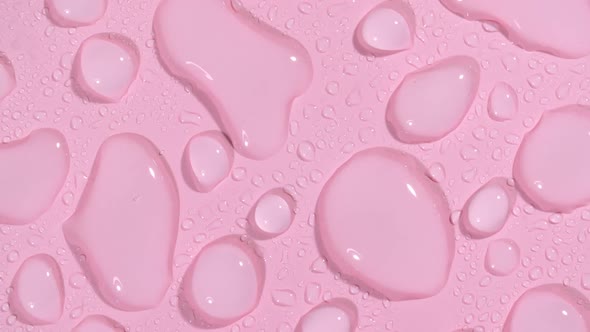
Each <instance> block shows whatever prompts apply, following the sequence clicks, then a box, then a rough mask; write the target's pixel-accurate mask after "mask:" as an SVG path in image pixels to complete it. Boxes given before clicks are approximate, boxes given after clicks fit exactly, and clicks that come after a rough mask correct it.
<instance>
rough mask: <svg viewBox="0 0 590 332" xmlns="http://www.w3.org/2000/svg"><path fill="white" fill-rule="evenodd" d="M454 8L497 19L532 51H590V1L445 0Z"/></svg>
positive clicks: (470, 15)
mask: <svg viewBox="0 0 590 332" xmlns="http://www.w3.org/2000/svg"><path fill="white" fill-rule="evenodd" d="M441 2H442V3H443V4H444V5H445V6H446V7H447V8H448V9H450V10H451V11H453V12H455V13H457V14H459V15H461V16H463V17H465V18H467V19H471V20H482V21H493V22H497V23H498V24H499V25H500V26H501V27H502V31H505V32H506V35H507V37H508V38H509V39H510V40H511V41H512V42H514V43H515V44H517V45H519V46H520V47H522V48H524V49H526V50H529V51H543V52H547V53H551V54H554V55H557V56H560V57H564V58H579V57H582V56H584V55H587V54H590V40H589V39H588V38H586V37H585V36H584V35H583V34H580V31H589V30H590V3H588V1H586V0H570V1H567V2H561V1H553V0H521V1H518V2H514V1H512V0H441Z"/></svg>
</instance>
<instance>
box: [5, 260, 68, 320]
mask: <svg viewBox="0 0 590 332" xmlns="http://www.w3.org/2000/svg"><path fill="white" fill-rule="evenodd" d="M12 287H13V291H12V292H11V293H10V297H9V303H10V309H11V310H12V311H13V313H14V314H15V315H16V316H17V317H18V319H19V320H20V321H21V322H23V323H26V324H31V325H44V324H51V323H54V322H56V321H58V320H59V319H60V317H61V314H62V312H63V305H64V283H63V278H62V275H61V270H60V268H59V265H58V264H57V262H56V261H55V259H53V258H52V257H51V256H49V255H47V254H39V255H35V256H32V257H29V258H27V259H26V260H25V261H24V262H23V264H22V265H21V266H20V268H19V269H18V271H17V272H16V274H15V276H14V279H13V280H12Z"/></svg>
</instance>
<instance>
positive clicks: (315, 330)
mask: <svg viewBox="0 0 590 332" xmlns="http://www.w3.org/2000/svg"><path fill="white" fill-rule="evenodd" d="M357 323H358V310H357V308H356V306H355V305H354V304H353V303H352V302H351V301H350V300H346V299H343V298H336V299H332V300H330V301H328V302H325V303H322V304H320V305H318V306H316V307H314V308H312V309H311V310H310V311H309V312H307V313H306V314H305V315H303V317H301V319H300V320H299V323H298V324H297V327H296V328H295V332H326V331H330V332H354V331H356V327H357Z"/></svg>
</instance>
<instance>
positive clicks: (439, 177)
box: [428, 163, 446, 183]
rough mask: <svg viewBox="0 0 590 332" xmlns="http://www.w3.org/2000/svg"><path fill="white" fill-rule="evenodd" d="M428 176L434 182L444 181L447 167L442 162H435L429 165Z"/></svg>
mask: <svg viewBox="0 0 590 332" xmlns="http://www.w3.org/2000/svg"><path fill="white" fill-rule="evenodd" d="M428 177H429V178H430V179H432V181H434V182H438V183H440V182H442V181H444V179H445V177H446V173H445V168H444V166H443V165H442V164H440V163H434V164H432V165H430V167H428Z"/></svg>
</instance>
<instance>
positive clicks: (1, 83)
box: [0, 53, 16, 101]
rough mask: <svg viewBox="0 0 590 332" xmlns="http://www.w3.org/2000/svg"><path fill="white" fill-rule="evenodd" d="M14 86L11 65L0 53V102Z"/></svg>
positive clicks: (14, 79) (14, 78)
mask: <svg viewBox="0 0 590 332" xmlns="http://www.w3.org/2000/svg"><path fill="white" fill-rule="evenodd" d="M15 86H16V75H15V73H14V68H13V67H12V64H11V63H10V61H9V60H8V58H6V57H5V56H4V55H3V54H2V53H0V101H2V99H4V97H6V96H8V94H9V93H10V92H11V91H12V90H13V89H14V87H15Z"/></svg>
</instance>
